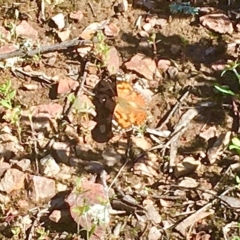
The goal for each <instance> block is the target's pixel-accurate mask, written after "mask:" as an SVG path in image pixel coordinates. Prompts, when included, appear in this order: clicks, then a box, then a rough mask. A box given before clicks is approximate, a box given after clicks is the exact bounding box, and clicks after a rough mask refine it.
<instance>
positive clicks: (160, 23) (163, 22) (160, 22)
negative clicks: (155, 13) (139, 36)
mask: <svg viewBox="0 0 240 240" xmlns="http://www.w3.org/2000/svg"><path fill="white" fill-rule="evenodd" d="M167 23H168V21H167V19H165V18H157V21H156V26H160V27H161V28H162V27H164V26H166V25H167Z"/></svg>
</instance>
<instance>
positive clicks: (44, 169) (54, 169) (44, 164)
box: [39, 154, 60, 177]
mask: <svg viewBox="0 0 240 240" xmlns="http://www.w3.org/2000/svg"><path fill="white" fill-rule="evenodd" d="M39 167H40V171H41V173H42V174H45V175H46V176H49V177H54V176H55V175H57V174H58V173H59V172H60V167H59V166H58V164H57V163H56V161H55V159H54V158H53V157H52V156H51V155H50V154H49V155H47V156H45V157H44V158H42V159H41V160H40V165H39Z"/></svg>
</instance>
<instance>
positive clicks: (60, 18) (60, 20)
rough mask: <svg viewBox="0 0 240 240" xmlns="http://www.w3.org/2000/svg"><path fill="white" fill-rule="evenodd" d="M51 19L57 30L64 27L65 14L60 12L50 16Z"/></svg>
mask: <svg viewBox="0 0 240 240" xmlns="http://www.w3.org/2000/svg"><path fill="white" fill-rule="evenodd" d="M52 21H53V22H54V23H55V24H56V26H57V28H58V30H62V29H63V28H64V27H65V16H64V15H63V14H62V13H58V14H57V15H55V16H54V17H52Z"/></svg>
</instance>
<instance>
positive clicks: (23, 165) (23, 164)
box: [15, 158, 31, 172]
mask: <svg viewBox="0 0 240 240" xmlns="http://www.w3.org/2000/svg"><path fill="white" fill-rule="evenodd" d="M30 164H31V161H30V159H27V158H25V159H21V160H20V161H18V162H16V164H15V165H16V166H17V167H18V168H19V169H20V170H21V171H23V172H25V171H26V170H27V169H28V168H29V167H30Z"/></svg>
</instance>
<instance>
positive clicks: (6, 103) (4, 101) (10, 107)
mask: <svg viewBox="0 0 240 240" xmlns="http://www.w3.org/2000/svg"><path fill="white" fill-rule="evenodd" d="M0 105H2V106H3V107H5V108H8V109H12V105H11V104H10V103H9V102H8V101H6V100H4V99H3V100H1V101H0Z"/></svg>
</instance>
